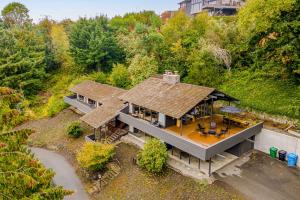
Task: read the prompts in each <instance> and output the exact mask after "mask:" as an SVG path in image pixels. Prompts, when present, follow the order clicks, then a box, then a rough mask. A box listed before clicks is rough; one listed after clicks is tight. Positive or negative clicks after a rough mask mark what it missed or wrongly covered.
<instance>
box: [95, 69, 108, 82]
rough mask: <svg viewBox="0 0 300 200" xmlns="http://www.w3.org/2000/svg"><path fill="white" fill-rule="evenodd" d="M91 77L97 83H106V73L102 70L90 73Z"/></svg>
mask: <svg viewBox="0 0 300 200" xmlns="http://www.w3.org/2000/svg"><path fill="white" fill-rule="evenodd" d="M91 77H92V78H93V79H94V80H95V81H96V82H98V83H102V84H106V83H107V79H108V77H107V74H105V73H103V72H96V73H94V74H92V75H91Z"/></svg>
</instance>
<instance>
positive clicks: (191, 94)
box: [120, 77, 215, 119]
mask: <svg viewBox="0 0 300 200" xmlns="http://www.w3.org/2000/svg"><path fill="white" fill-rule="evenodd" d="M214 91H215V89H214V88H208V87H203V86H197V85H191V84H186V83H177V84H175V85H173V84H169V83H167V82H165V81H164V80H162V79H160V78H154V77H152V78H149V79H147V80H146V81H144V82H142V83H140V84H139V85H137V86H136V87H134V88H132V89H131V90H129V91H128V92H126V93H124V94H122V95H121V96H120V99H122V100H124V101H127V102H130V103H133V104H135V105H139V106H142V107H145V108H148V109H151V110H153V111H156V112H160V113H163V114H165V115H168V116H171V117H174V118H177V119H179V118H180V117H182V116H183V115H184V114H186V113H187V112H188V111H190V110H191V109H192V108H193V107H194V106H196V105H197V104H198V103H200V102H201V101H202V100H204V99H205V98H206V97H207V96H209V95H210V94H211V93H213V92H214Z"/></svg>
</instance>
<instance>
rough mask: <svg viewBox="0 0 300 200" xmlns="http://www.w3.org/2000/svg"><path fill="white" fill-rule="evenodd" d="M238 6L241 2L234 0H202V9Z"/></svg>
mask: <svg viewBox="0 0 300 200" xmlns="http://www.w3.org/2000/svg"><path fill="white" fill-rule="evenodd" d="M240 6H241V3H240V2H239V1H234V0H215V1H211V0H204V1H203V6H202V9H237V8H238V7H240Z"/></svg>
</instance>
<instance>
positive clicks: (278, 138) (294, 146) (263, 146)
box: [254, 129, 300, 167]
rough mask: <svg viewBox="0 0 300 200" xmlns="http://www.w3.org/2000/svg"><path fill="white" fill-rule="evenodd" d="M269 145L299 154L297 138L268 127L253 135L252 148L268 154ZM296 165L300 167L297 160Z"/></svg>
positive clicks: (299, 145) (299, 148)
mask: <svg viewBox="0 0 300 200" xmlns="http://www.w3.org/2000/svg"><path fill="white" fill-rule="evenodd" d="M270 147H276V148H278V150H285V151H287V152H288V153H295V154H297V155H298V156H300V139H299V138H297V137H294V136H290V135H286V134H283V133H278V132H275V131H272V130H268V129H262V131H261V132H260V133H259V134H258V135H256V136H255V143H254V149H257V150H259V151H262V152H265V153H267V154H269V149H270ZM297 165H298V166H299V167H300V162H299V160H298V163H297Z"/></svg>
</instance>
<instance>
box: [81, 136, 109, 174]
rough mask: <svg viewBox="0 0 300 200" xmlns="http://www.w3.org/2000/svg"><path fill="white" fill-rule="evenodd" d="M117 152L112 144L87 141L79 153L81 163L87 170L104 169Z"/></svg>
mask: <svg viewBox="0 0 300 200" xmlns="http://www.w3.org/2000/svg"><path fill="white" fill-rule="evenodd" d="M114 154H115V146H114V145H112V144H103V143H93V142H86V143H85V144H84V145H83V148H82V149H81V151H80V152H79V153H78V154H77V161H78V162H79V165H80V166H81V167H82V168H84V169H87V170H91V171H97V170H102V169H103V168H104V167H105V165H106V164H107V163H108V161H109V160H110V159H111V158H112V157H113V155H114Z"/></svg>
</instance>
